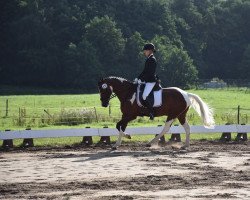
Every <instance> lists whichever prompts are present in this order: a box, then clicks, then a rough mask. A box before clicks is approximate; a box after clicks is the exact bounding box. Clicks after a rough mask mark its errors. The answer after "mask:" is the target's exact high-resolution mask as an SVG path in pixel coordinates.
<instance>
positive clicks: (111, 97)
mask: <svg viewBox="0 0 250 200" xmlns="http://www.w3.org/2000/svg"><path fill="white" fill-rule="evenodd" d="M115 97H117V95H116V94H114V93H112V94H111V96H110V97H109V101H110V100H111V99H113V98H115Z"/></svg>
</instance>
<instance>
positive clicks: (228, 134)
mask: <svg viewBox="0 0 250 200" xmlns="http://www.w3.org/2000/svg"><path fill="white" fill-rule="evenodd" d="M225 125H230V123H226V124H225ZM230 140H231V132H224V133H222V134H221V137H220V141H222V142H225V141H226V142H229V141H230Z"/></svg>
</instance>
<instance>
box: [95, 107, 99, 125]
mask: <svg viewBox="0 0 250 200" xmlns="http://www.w3.org/2000/svg"><path fill="white" fill-rule="evenodd" d="M94 110H95V118H96V122H97V123H99V121H98V116H97V111H96V107H94Z"/></svg>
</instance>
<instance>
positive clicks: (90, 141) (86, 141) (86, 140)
mask: <svg viewBox="0 0 250 200" xmlns="http://www.w3.org/2000/svg"><path fill="white" fill-rule="evenodd" d="M85 128H90V126H87V127H85ZM82 144H85V145H92V144H93V139H92V136H83V138H82Z"/></svg>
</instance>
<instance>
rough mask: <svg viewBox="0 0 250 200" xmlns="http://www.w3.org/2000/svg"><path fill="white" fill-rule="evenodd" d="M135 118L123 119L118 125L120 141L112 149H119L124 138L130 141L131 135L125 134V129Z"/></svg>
mask: <svg viewBox="0 0 250 200" xmlns="http://www.w3.org/2000/svg"><path fill="white" fill-rule="evenodd" d="M133 119H134V118H128V117H123V118H122V119H121V120H120V121H119V122H118V123H117V124H116V129H117V130H118V131H119V136H118V139H117V141H116V143H115V144H114V146H113V147H112V149H117V147H118V146H120V145H121V143H122V137H126V138H128V139H131V137H130V135H129V134H127V133H125V132H124V131H125V129H126V127H127V125H128V122H129V121H131V120H133Z"/></svg>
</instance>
